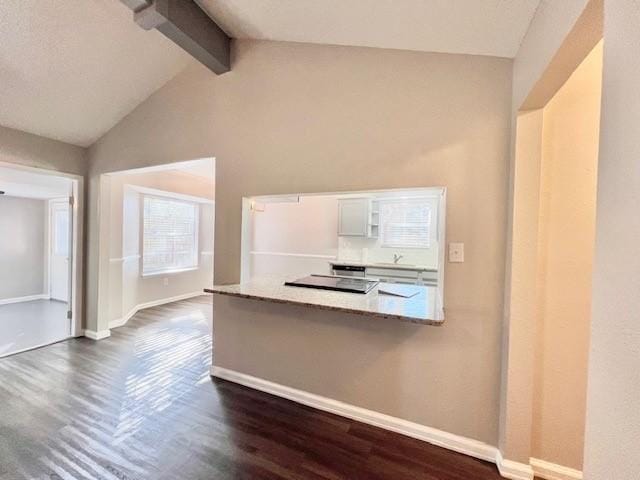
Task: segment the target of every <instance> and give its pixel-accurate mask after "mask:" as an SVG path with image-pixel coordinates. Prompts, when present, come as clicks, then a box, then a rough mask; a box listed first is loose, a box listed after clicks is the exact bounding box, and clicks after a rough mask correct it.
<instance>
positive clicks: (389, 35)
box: [196, 0, 540, 57]
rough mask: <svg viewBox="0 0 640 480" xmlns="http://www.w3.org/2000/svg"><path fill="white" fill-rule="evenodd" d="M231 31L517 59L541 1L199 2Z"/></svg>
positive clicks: (260, 36) (253, 35)
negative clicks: (521, 43) (523, 39)
mask: <svg viewBox="0 0 640 480" xmlns="http://www.w3.org/2000/svg"><path fill="white" fill-rule="evenodd" d="M196 1H197V2H198V3H199V4H200V5H201V6H202V7H203V8H204V9H205V10H207V11H208V12H209V13H210V14H211V16H213V17H214V18H215V19H216V22H218V24H219V25H220V26H221V27H222V28H223V29H224V30H225V31H226V32H227V33H228V34H230V35H231V36H232V37H236V38H258V39H265V40H282V41H289V42H308V43H326V44H333V45H357V46H363V47H379V48H398V49H405V50H421V51H427V52H446V53H468V54H474V55H491V56H497V57H514V56H515V55H516V53H517V51H518V47H519V46H520V42H521V40H522V38H523V37H524V34H525V33H526V31H527V28H528V26H529V23H530V22H531V19H532V18H533V14H534V13H535V10H536V8H537V6H538V4H539V3H540V0H196Z"/></svg>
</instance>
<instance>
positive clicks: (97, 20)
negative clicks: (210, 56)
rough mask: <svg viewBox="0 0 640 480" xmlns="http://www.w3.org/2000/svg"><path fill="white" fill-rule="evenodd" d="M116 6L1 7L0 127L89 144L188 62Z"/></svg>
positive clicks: (15, 2) (38, 1)
mask: <svg viewBox="0 0 640 480" xmlns="http://www.w3.org/2000/svg"><path fill="white" fill-rule="evenodd" d="M132 15H133V14H132V12H131V10H129V9H128V8H127V7H125V6H124V5H123V4H122V3H120V2H119V1H118V0H62V1H60V0H58V1H51V0H44V1H43V0H1V1H0V125H4V126H7V127H11V128H16V129H19V130H23V131H27V132H30V133H35V134H38V135H43V136H45V137H49V138H54V139H57V140H62V141H65V142H67V143H73V144H76V145H81V146H88V145H90V144H91V143H93V142H94V141H95V140H96V139H98V138H99V137H100V136H102V134H104V133H105V132H106V131H108V130H109V129H110V128H111V127H112V126H113V125H115V124H116V123H117V122H118V121H119V120H120V119H121V118H122V117H124V116H125V115H126V114H128V113H129V112H130V111H131V110H133V108H135V107H136V106H137V105H138V104H139V103H140V102H142V101H143V100H144V99H145V98H147V97H148V96H149V95H150V94H151V93H153V92H154V91H155V90H157V89H158V88H159V87H160V86H162V85H163V84H164V83H166V82H167V81H168V80H169V79H171V78H172V77H173V76H175V75H176V74H177V73H178V72H179V71H180V70H182V69H183V68H184V66H186V64H187V63H188V62H189V59H190V57H189V56H188V55H187V54H186V53H184V52H183V51H182V50H181V49H180V48H179V47H177V46H176V45H174V44H173V43H172V42H170V41H169V40H167V39H165V37H164V36H162V34H160V33H159V32H157V31H149V32H147V31H145V30H143V29H141V28H140V27H139V26H138V25H136V24H135V23H134V22H133V18H132Z"/></svg>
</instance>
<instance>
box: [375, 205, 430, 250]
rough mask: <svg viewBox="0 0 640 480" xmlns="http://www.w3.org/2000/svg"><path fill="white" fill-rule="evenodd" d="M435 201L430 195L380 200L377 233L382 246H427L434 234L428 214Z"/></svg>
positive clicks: (428, 246)
mask: <svg viewBox="0 0 640 480" xmlns="http://www.w3.org/2000/svg"><path fill="white" fill-rule="evenodd" d="M436 205H437V200H435V199H432V198H407V199H389V200H381V201H380V236H381V244H382V246H383V247H396V248H430V247H431V241H432V238H433V235H434V233H435V232H434V231H433V228H432V217H433V216H434V214H435V212H434V210H435V209H436Z"/></svg>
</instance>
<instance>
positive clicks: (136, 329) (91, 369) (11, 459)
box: [0, 297, 500, 480]
mask: <svg viewBox="0 0 640 480" xmlns="http://www.w3.org/2000/svg"><path fill="white" fill-rule="evenodd" d="M210 317H211V304H210V298H209V297H199V298H196V299H193V300H189V301H183V302H177V303H174V304H170V305H166V306H163V307H157V308H153V309H148V310H144V311H142V312H139V313H138V314H137V315H136V316H135V317H134V318H133V319H132V320H130V321H129V323H128V324H127V325H126V326H124V327H121V328H119V329H116V330H114V331H113V332H112V336H111V337H110V338H108V339H106V340H103V341H100V342H98V343H95V342H93V341H91V340H88V339H85V338H81V339H76V340H71V341H67V342H62V343H58V344H55V345H51V346H49V347H46V348H42V349H39V350H34V351H31V352H26V353H22V354H18V355H15V356H13V357H7V358H4V359H1V360H0V479H1V480H19V479H64V480H68V479H96V480H98V479H99V480H103V479H104V480H124V479H138V480H143V479H153V480H157V479H162V480H165V479H166V480H191V479H193V480H196V479H215V480H226V479H291V480H293V479H295V480H303V479H304V480H307V479H309V480H340V479H344V480H383V479H393V480H401V479H412V480H416V479H424V480H493V479H499V478H500V476H499V475H498V473H497V470H496V468H495V466H494V465H492V464H490V463H486V462H482V461H479V460H475V459H473V458H470V457H466V456H464V455H459V454H456V453H453V452H450V451H448V450H444V449H442V448H438V447H435V446H432V445H429V444H427V443H424V442H420V441H418V440H413V439H411V438H407V437H403V436H401V435H398V434H394V433H391V432H387V431H384V430H381V429H378V428H375V427H371V426H368V425H364V424H360V423H357V422H354V421H351V420H348V419H344V418H342V417H338V416H335V415H330V414H327V413H323V412H319V411H317V410H314V409H311V408H307V407H304V406H300V405H297V404H295V403H292V402H289V401H287V400H283V399H280V398H277V397H273V396H270V395H267V394H264V393H261V392H257V391H254V390H251V389H248V388H245V387H241V386H238V385H235V384H232V383H229V382H225V381H221V380H212V379H211V378H210V377H209V373H208V372H209V365H210V349H211V337H210V334H209V329H210V322H211V318H210Z"/></svg>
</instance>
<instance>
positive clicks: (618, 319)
mask: <svg viewBox="0 0 640 480" xmlns="http://www.w3.org/2000/svg"><path fill="white" fill-rule="evenodd" d="M604 18H605V20H604V21H605V25H604V77H603V86H602V123H601V125H600V158H599V163H598V200H597V212H598V213H597V220H596V232H597V233H596V255H595V261H594V276H593V309H592V323H591V349H590V357H589V388H588V400H587V433H586V448H585V468H584V478H585V480H602V479H615V480H637V479H638V478H640V454H639V452H640V451H639V446H640V294H639V292H640V255H638V245H640V215H638V205H640V89H639V88H638V86H639V85H640V57H639V52H640V28H639V25H640V3H639V2H638V1H637V0H607V1H606V2H605V15H604Z"/></svg>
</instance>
